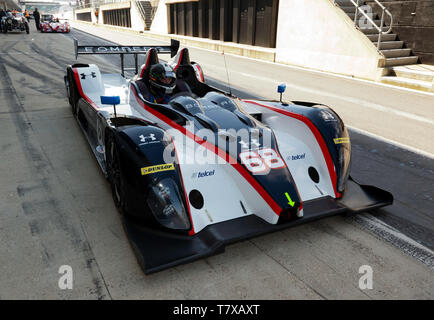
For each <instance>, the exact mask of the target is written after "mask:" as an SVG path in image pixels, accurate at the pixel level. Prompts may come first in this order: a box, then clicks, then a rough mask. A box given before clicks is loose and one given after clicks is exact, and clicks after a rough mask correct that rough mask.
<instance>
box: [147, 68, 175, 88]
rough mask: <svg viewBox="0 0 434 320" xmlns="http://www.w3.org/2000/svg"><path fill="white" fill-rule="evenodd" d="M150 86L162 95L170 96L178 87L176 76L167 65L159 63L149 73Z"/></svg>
mask: <svg viewBox="0 0 434 320" xmlns="http://www.w3.org/2000/svg"><path fill="white" fill-rule="evenodd" d="M149 85H150V86H151V88H152V89H154V90H157V91H158V92H160V93H161V94H163V95H165V94H170V93H172V92H173V89H175V87H176V75H175V71H173V68H172V67H171V66H169V65H168V64H167V63H157V64H154V65H153V66H151V69H150V71H149Z"/></svg>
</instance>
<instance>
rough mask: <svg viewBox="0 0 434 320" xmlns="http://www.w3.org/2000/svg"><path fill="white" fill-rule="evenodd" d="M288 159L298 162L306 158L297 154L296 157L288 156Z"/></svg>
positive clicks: (304, 154) (304, 155)
mask: <svg viewBox="0 0 434 320" xmlns="http://www.w3.org/2000/svg"><path fill="white" fill-rule="evenodd" d="M289 158H290V160H300V159H304V158H306V153H303V154H297V155H295V156H290V157H289Z"/></svg>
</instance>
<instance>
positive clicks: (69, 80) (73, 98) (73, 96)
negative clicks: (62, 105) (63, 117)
mask: <svg viewBox="0 0 434 320" xmlns="http://www.w3.org/2000/svg"><path fill="white" fill-rule="evenodd" d="M65 80H66V83H65V85H66V91H67V94H68V100H69V105H70V106H71V112H72V114H73V115H74V116H75V115H76V114H77V103H78V100H79V99H80V94H79V93H78V89H77V84H76V83H75V79H74V75H73V73H72V70H71V69H68V74H67V76H66V79H65Z"/></svg>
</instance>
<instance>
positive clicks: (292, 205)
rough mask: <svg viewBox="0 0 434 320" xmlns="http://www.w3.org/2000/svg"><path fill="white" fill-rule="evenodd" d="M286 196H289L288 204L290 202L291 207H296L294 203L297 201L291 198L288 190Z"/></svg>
mask: <svg viewBox="0 0 434 320" xmlns="http://www.w3.org/2000/svg"><path fill="white" fill-rule="evenodd" d="M285 196H286V198H288V204H289V205H290V206H291V207H294V205H295V201H292V199H291V197H290V196H289V194H288V192H285Z"/></svg>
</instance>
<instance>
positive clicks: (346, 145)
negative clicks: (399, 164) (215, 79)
mask: <svg viewBox="0 0 434 320" xmlns="http://www.w3.org/2000/svg"><path fill="white" fill-rule="evenodd" d="M178 50H179V42H178V41H176V40H172V41H171V44H170V46H145V47H144V46H79V45H78V43H77V41H75V53H76V58H77V55H79V54H119V55H120V57H121V69H122V72H121V74H102V73H101V72H100V70H99V68H98V66H96V65H93V64H74V65H70V66H68V67H67V70H66V75H65V85H66V88H67V94H68V98H69V102H70V105H71V108H72V112H73V114H74V115H75V117H76V119H77V121H78V123H79V125H80V127H81V128H82V130H83V132H84V134H85V136H86V138H87V140H88V142H89V144H90V146H91V149H92V150H93V153H94V155H95V157H96V159H97V161H98V163H99V165H100V167H101V169H102V171H103V173H104V174H105V176H106V178H107V179H108V181H109V183H110V185H111V190H112V196H113V199H114V203H115V205H116V206H117V208H118V209H119V211H120V213H121V217H122V221H123V225H124V229H125V231H126V233H127V235H128V238H129V240H130V243H131V245H132V248H133V250H134V251H135V253H136V256H137V259H138V262H139V264H140V265H141V266H142V268H143V270H144V272H145V273H146V274H148V273H152V272H156V271H160V270H163V269H165V268H168V267H172V266H175V265H179V264H182V263H186V262H189V261H193V260H196V259H199V258H203V257H206V256H210V255H213V254H216V253H221V252H223V251H224V248H225V245H227V244H229V243H233V242H236V241H240V240H243V239H247V238H251V237H253V236H257V235H261V234H265V233H268V232H272V231H276V230H280V229H282V228H287V227H290V226H294V225H298V224H302V223H306V222H309V221H313V220H315V219H319V218H323V217H328V216H332V215H337V214H343V213H347V214H348V213H349V214H352V213H359V212H362V211H366V210H371V209H375V208H379V207H382V206H386V205H390V204H391V203H392V202H393V196H392V195H391V194H390V193H389V192H387V191H384V190H381V189H379V188H377V187H374V186H367V185H360V184H358V183H356V182H355V181H354V180H353V179H352V178H351V177H350V175H349V173H350V163H351V144H350V138H349V135H348V132H347V129H346V127H345V125H344V123H343V122H342V120H341V119H340V118H339V116H338V115H337V114H336V113H335V112H334V111H333V110H332V109H331V108H329V107H327V106H325V105H322V104H316V103H311V102H283V101H282V92H283V91H284V86H283V85H280V86H279V87H278V92H280V93H281V95H280V101H279V100H276V101H258V100H251V99H247V100H245V99H239V98H237V97H235V96H233V95H232V94H231V93H227V92H223V91H221V90H219V89H217V88H214V87H212V86H210V85H208V84H207V83H206V82H205V78H204V74H203V71H202V68H201V67H200V65H199V64H197V63H194V62H191V61H190V57H189V51H188V49H187V48H184V49H181V50H179V51H178ZM165 53H170V54H171V57H172V58H173V57H174V59H173V60H172V61H171V62H170V63H169V64H171V65H172V66H173V69H174V70H175V72H176V76H177V81H179V82H181V83H182V84H183V86H182V87H183V88H184V89H182V90H178V92H176V90H175V91H174V94H173V96H172V98H171V100H170V101H168V103H163V104H159V103H154V102H151V101H147V100H146V99H145V97H144V95H143V90H142V88H143V86H144V85H145V87H146V84H147V83H148V81H149V71H150V68H151V66H152V65H154V64H156V63H158V62H159V57H158V54H165ZM125 54H132V55H134V58H135V68H132V69H134V70H135V76H134V77H133V78H131V79H127V78H125V77H124V70H127V69H126V68H124V55H125ZM144 54H146V55H145V59H144V61H145V63H144V64H143V65H142V66H141V67H138V62H137V61H138V56H140V55H144ZM128 69H131V68H128Z"/></svg>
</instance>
